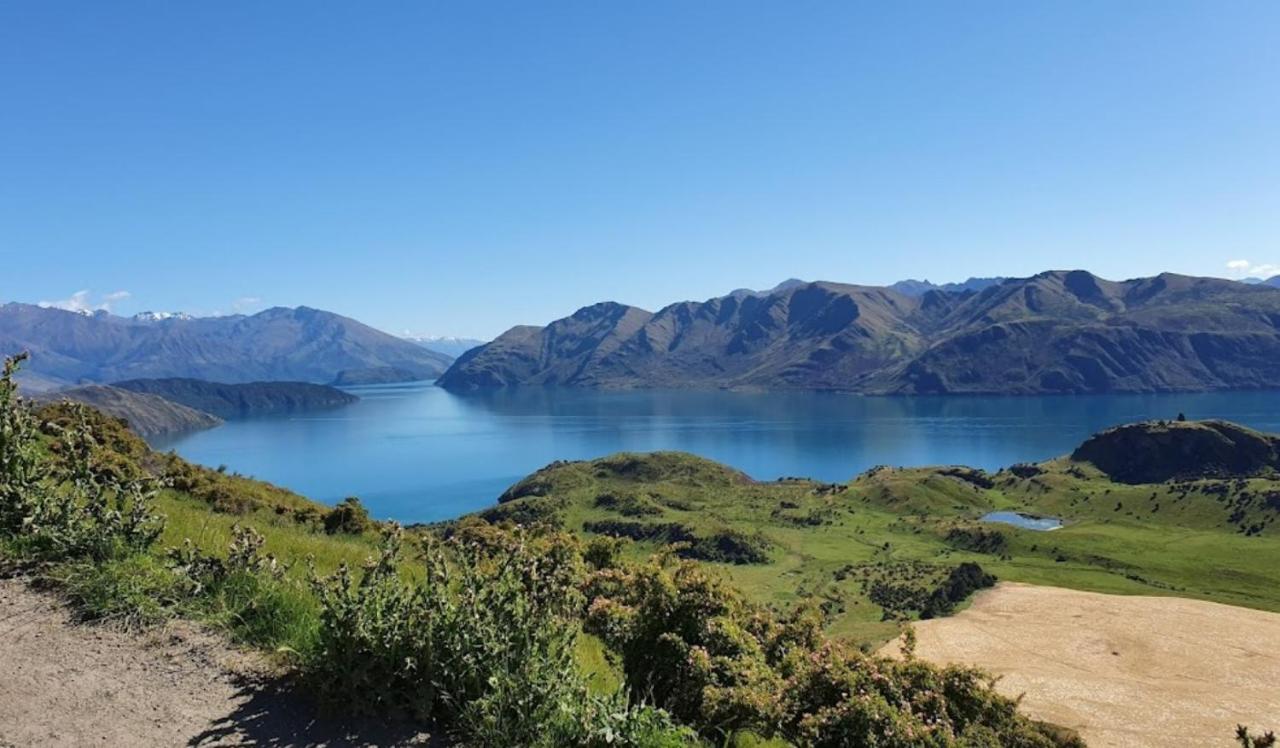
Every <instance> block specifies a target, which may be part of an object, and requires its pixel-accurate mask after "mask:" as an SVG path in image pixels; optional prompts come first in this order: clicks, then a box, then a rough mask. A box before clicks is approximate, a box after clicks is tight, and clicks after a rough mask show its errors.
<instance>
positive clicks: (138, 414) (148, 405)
mask: <svg viewBox="0 0 1280 748" xmlns="http://www.w3.org/2000/svg"><path fill="white" fill-rule="evenodd" d="M42 399H44V400H49V401H57V400H72V401H75V402H80V403H84V404H86V405H90V406H92V407H94V408H97V409H98V410H100V411H102V412H103V413H106V414H108V415H111V416H115V417H116V418H120V419H123V420H124V421H126V422H127V423H128V424H129V428H131V429H133V431H134V432H135V433H137V434H138V435H139V436H142V437H146V438H151V437H156V436H172V435H174V434H181V433H185V432H188V431H199V430H201V429H210V428H213V427H214V426H217V425H218V424H220V423H222V420H221V419H219V418H217V417H215V416H212V415H210V414H209V413H205V412H203V411H200V410H196V409H194V408H189V407H187V406H185V405H181V404H179V403H175V402H170V401H169V400H166V399H165V398H162V397H159V396H157V395H152V394H148V393H145V392H130V391H128V390H123V389H120V388H117V387H108V386H106V385H99V384H91V385H86V386H84V387H73V388H71V389H69V390H63V391H61V392H57V393H52V394H49V395H45V396H44V397H43V398H42Z"/></svg>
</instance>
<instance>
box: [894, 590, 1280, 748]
mask: <svg viewBox="0 0 1280 748" xmlns="http://www.w3.org/2000/svg"><path fill="white" fill-rule="evenodd" d="M915 630H916V637H917V641H918V644H917V647H916V653H917V655H918V656H920V657H922V658H925V659H927V660H930V661H933V662H938V663H951V662H955V663H965V664H970V665H978V666H980V667H982V668H984V669H986V670H988V671H989V672H992V673H995V674H997V675H999V676H1001V680H1000V682H999V683H998V685H997V688H998V689H999V690H1000V692H1001V693H1004V694H1007V695H1009V696H1018V695H1020V694H1025V700H1024V701H1023V709H1024V711H1025V712H1026V713H1027V714H1029V715H1031V716H1033V717H1035V718H1037V719H1043V720H1047V721H1049V722H1054V723H1057V724H1059V725H1063V726H1066V727H1072V728H1075V729H1076V730H1079V731H1080V733H1081V735H1082V736H1083V737H1084V738H1085V740H1087V741H1088V743H1089V745H1091V746H1125V747H1126V748H1127V747H1129V746H1162V747H1163V746H1169V745H1196V746H1230V745H1234V742H1233V739H1232V738H1233V735H1234V731H1235V726H1236V724H1237V723H1241V724H1246V725H1249V726H1251V727H1253V728H1255V729H1261V728H1265V729H1270V730H1277V731H1280V687H1277V684H1280V614H1276V613H1266V612H1262V611H1257V610H1249V609H1247V608H1237V607H1234V606H1229V605H1219V604H1217V603H1210V602H1202V601H1199V600H1185V599H1181V598H1173V597H1136V596H1124V595H1103V594H1098V593H1092V592H1078V591H1075V590H1067V589H1060V588H1057V587H1040V586H1035V585H1026V584H1011V583H1001V584H999V585H997V586H996V587H995V588H994V589H992V590H987V591H985V592H983V593H981V594H979V595H978V596H977V597H976V598H975V599H974V602H973V605H972V606H971V607H970V608H969V609H967V610H965V611H963V612H961V613H960V614H958V615H955V616H952V617H950V618H942V619H937V620H931V621H921V622H919V623H917V624H915ZM897 646H898V645H897V643H890V644H889V645H886V648H885V650H883V651H886V652H888V653H893V652H895V651H896V650H897Z"/></svg>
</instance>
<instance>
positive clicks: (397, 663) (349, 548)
mask: <svg viewBox="0 0 1280 748" xmlns="http://www.w3.org/2000/svg"><path fill="white" fill-rule="evenodd" d="M12 369H13V363H10V364H8V365H6V370H5V373H4V376H3V379H0V560H2V562H3V563H4V564H5V565H6V566H7V567H10V568H12V567H19V568H22V569H24V570H25V571H26V573H28V574H32V575H35V576H36V577H37V578H38V579H40V580H42V581H44V582H46V583H49V584H53V585H55V586H56V587H57V588H58V589H60V590H62V591H63V593H64V594H66V595H67V596H68V598H69V599H70V600H71V601H72V602H73V604H75V605H76V606H77V608H78V609H79V610H80V611H81V613H82V614H83V615H84V616H85V617H87V618H110V619H113V620H116V621H118V622H123V623H129V624H132V625H146V624H148V623H151V622H155V621H158V620H163V619H165V618H169V617H174V616H184V617H191V618H195V619H198V620H202V621H205V622H208V623H210V624H212V625H214V626H216V627H218V628H221V629H222V630H224V631H226V632H227V633H228V634H229V635H230V636H232V637H233V638H235V639H237V640H239V641H242V642H245V643H247V644H251V645H254V646H258V647H262V648H264V649H265V650H268V651H274V652H277V653H278V656H279V657H281V658H282V665H285V666H286V667H288V668H290V669H293V670H294V671H295V673H296V677H295V678H293V679H292V680H291V681H290V682H291V683H292V684H294V685H295V686H296V687H301V688H303V689H306V690H307V691H309V692H311V693H313V694H315V695H316V697H317V698H319V699H321V700H324V701H328V702H329V703H330V705H331V706H330V708H333V709H339V710H345V711H348V712H359V713H369V714H378V715H383V716H389V717H396V718H411V719H415V720H420V721H422V722H424V723H426V724H429V725H433V726H435V727H436V728H437V729H440V730H442V731H444V732H445V733H447V734H449V735H451V736H453V737H455V738H456V739H457V740H458V741H460V742H461V743H463V744H466V745H475V746H495V747H496V746H592V747H600V748H603V747H604V746H652V747H655V748H656V747H659V746H680V745H721V744H725V742H726V741H729V744H733V745H742V746H746V745H777V746H782V745H787V744H795V745H812V746H843V745H870V746H913V745H933V746H992V745H1002V746H1026V747H1028V748H1038V747H1045V748H1047V747H1049V746H1075V745H1080V743H1079V741H1078V739H1076V738H1075V737H1074V736H1073V735H1072V734H1071V733H1070V732H1068V731H1065V730H1061V729H1058V728H1054V727H1052V726H1048V725H1043V724H1038V723H1034V722H1032V721H1030V720H1028V719H1026V718H1025V717H1022V716H1020V715H1019V714H1018V712H1017V705H1016V702H1014V701H1012V700H1010V699H1007V698H1004V697H1002V696H1000V695H999V694H997V693H996V692H995V691H994V690H993V689H992V688H991V683H990V680H989V679H988V678H986V677H985V676H984V675H982V674H981V673H980V672H978V671H975V670H972V669H968V668H962V667H946V668H939V667H935V666H932V665H929V664H927V663H923V662H920V661H917V660H915V659H912V658H908V659H906V660H904V661H895V660H886V659H882V658H879V657H874V656H869V655H866V654H864V653H862V652H861V651H859V650H858V649H857V648H856V647H852V646H850V645H849V644H847V643H845V642H842V641H840V640H838V639H831V638H828V636H827V634H825V633H824V631H823V623H824V620H825V619H824V616H823V614H822V611H821V610H820V609H819V608H818V607H815V606H812V605H800V606H797V607H794V608H793V609H791V610H788V611H786V612H773V611H770V610H768V609H767V608H765V607H762V606H760V605H758V604H756V603H754V602H752V601H751V599H749V598H748V597H744V596H743V595H742V594H741V593H739V592H737V591H736V590H735V589H734V588H733V587H732V586H730V585H728V584H727V583H726V582H725V581H724V580H723V579H722V577H721V575H720V574H719V573H718V572H717V571H715V570H714V568H712V567H711V566H709V565H707V564H706V563H705V562H701V561H696V560H679V559H677V558H674V557H673V556H672V554H671V553H670V552H662V553H658V554H656V555H654V556H644V557H636V554H635V553H634V548H627V547H626V545H625V544H624V543H622V542H621V541H616V540H613V539H595V540H591V541H584V540H582V539H580V538H579V537H577V536H576V535H575V534H573V533H566V532H561V531H556V530H554V529H551V528H548V527H546V526H530V527H527V528H524V529H521V528H519V527H517V526H515V525H514V524H511V523H502V524H499V525H494V524H491V523H489V522H486V521H483V520H478V519H471V520H467V521H463V522H458V523H453V524H451V525H450V526H448V527H444V528H438V529H437V530H434V531H428V530H419V531H416V532H413V533H405V532H404V531H402V530H400V529H399V528H396V527H395V526H393V525H386V526H383V525H379V524H378V523H376V522H373V521H371V520H370V519H369V518H368V516H367V513H365V512H364V511H363V508H362V507H361V506H360V504H359V502H358V501H356V500H354V499H352V500H348V501H346V502H343V504H341V505H339V506H338V507H334V508H331V509H330V508H325V507H321V506H319V505H316V504H313V503H312V502H309V501H307V500H306V499H304V498H303V497H300V496H297V495H296V494H292V493H290V492H288V491H285V490H282V489H278V488H274V487H271V486H268V485H266V484H263V483H260V482H257V481H253V480H250V479H247V478H243V477H240V476H235V475H228V474H226V473H224V472H221V471H216V470H209V469H206V468H200V467H197V466H193V465H190V464H188V463H185V462H184V461H182V460H181V459H180V458H178V457H176V456H174V455H161V454H157V453H155V452H153V451H151V450H150V449H148V448H147V446H146V445H145V443H143V442H142V441H141V440H140V439H138V438H137V437H136V436H135V435H133V434H132V433H131V432H129V431H128V430H127V429H126V428H124V425H123V423H122V422H120V421H119V420H116V419H112V418H110V417H108V416H105V415H102V414H100V413H97V412H96V411H93V410H90V409H88V408H86V407H84V406H82V405H79V404H75V403H61V404H57V405H51V406H46V407H43V408H41V409H39V410H33V409H31V408H30V407H28V406H27V405H26V404H23V403H22V402H20V401H19V400H18V399H17V397H16V391H15V388H14V387H13V382H12ZM655 460H656V462H652V463H651V462H650V461H647V460H645V459H633V458H627V457H624V458H619V460H618V462H617V463H616V464H614V465H613V469H615V471H616V474H617V475H618V476H620V477H626V478H635V479H640V478H644V479H646V480H652V481H656V482H658V483H661V482H663V481H664V480H666V479H667V478H668V476H675V477H676V478H678V479H679V480H682V481H686V482H691V481H710V482H716V481H719V482H732V483H734V484H735V485H739V486H743V487H746V488H750V487H751V485H752V484H750V481H747V480H746V479H745V478H744V477H742V476H740V475H737V474H734V473H732V471H727V470H725V469H723V468H719V467H718V466H713V465H709V464H705V463H701V462H689V461H688V460H687V459H685V458H683V457H679V456H677V457H668V456H659V457H657V458H655ZM528 498H530V497H526V498H525V499H514V500H513V501H511V502H508V505H517V504H519V502H521V501H527V499H528ZM543 498H545V497H543ZM748 540H749V539H748ZM732 546H733V544H728V545H724V544H722V543H720V542H719V541H713V542H712V544H711V546H710V547H712V548H722V549H723V548H731V547H732Z"/></svg>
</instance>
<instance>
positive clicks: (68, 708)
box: [0, 579, 426, 748]
mask: <svg viewBox="0 0 1280 748" xmlns="http://www.w3.org/2000/svg"><path fill="white" fill-rule="evenodd" d="M316 713H317V709H316V707H315V706H314V705H313V704H312V703H311V702H309V701H306V700H303V699H300V698H298V697H297V696H295V695H293V694H290V693H287V692H283V691H282V690H281V689H280V688H279V686H278V684H276V683H275V682H273V680H272V678H271V677H270V675H269V673H268V672H267V669H266V668H265V667H264V663H263V662H262V661H261V660H259V659H258V658H256V657H254V656H252V655H248V654H245V653H242V652H239V651H237V650H235V649H232V648H229V647H228V646H227V645H226V644H225V643H223V642H222V641H221V640H220V639H219V638H218V637H216V636H213V635H211V634H208V633H205V632H202V631H200V630H198V629H196V628H194V627H191V626H183V625H175V626H170V627H167V628H165V629H162V630H157V631H153V632H151V633H149V634H146V635H143V636H139V635H136V634H128V633H124V632H120V631H115V630H112V629H110V628H108V627H103V626H87V625H79V624H76V623H75V622H74V621H72V620H71V617H70V615H69V613H68V612H67V610H66V608H65V606H63V605H62V604H61V603H59V602H58V601H57V600H56V599H55V598H53V597H51V596H49V595H46V594H42V593H38V592H34V591H32V590H31V589H30V588H29V587H28V586H27V584H26V583H25V582H24V581H21V580H15V579H0V746H22V747H24V748H25V747H26V746H225V745H262V746H291V745H329V746H340V745H405V744H424V743H425V742H426V737H425V736H423V735H419V734H416V733H415V732H413V731H411V730H410V731H397V730H396V729H394V728H390V727H387V726H385V725H382V724H372V723H369V724H356V725H347V724H342V723H339V722H336V721H333V720H326V719H316V718H315V715H316ZM352 735H359V738H358V739H355V738H352V737H350V736H352Z"/></svg>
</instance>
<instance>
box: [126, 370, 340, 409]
mask: <svg viewBox="0 0 1280 748" xmlns="http://www.w3.org/2000/svg"><path fill="white" fill-rule="evenodd" d="M111 386H112V387H115V388H117V389H122V390H128V391H130V392H142V393H147V394H150V395H156V396H158V397H162V398H164V399H165V400H169V401H170V402H175V403H179V404H181V405H185V406H186V407H188V408H194V409H196V410H200V411H204V412H205V413H211V414H213V415H215V416H217V417H218V418H224V419H225V418H244V417H246V416H256V415H271V414H278V413H298V412H302V411H308V410H319V409H323V408H338V407H341V406H343V405H350V404H351V403H354V402H356V401H357V400H359V399H360V398H358V397H356V396H355V395H352V394H350V393H348V392H343V391H342V390H340V389H337V388H335V387H329V386H327V385H323V384H311V383H308V382H247V383H243V384H227V383H223V382H206V381H203V380H200V379H182V378H167V379H130V380H126V381H123V382H115V383H114V384H112V385H111Z"/></svg>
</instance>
